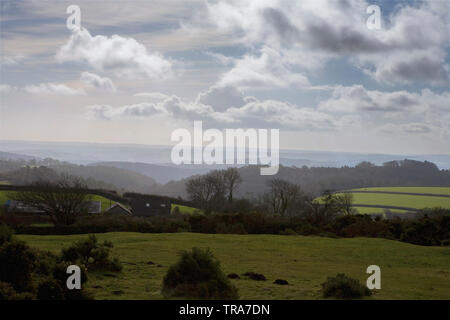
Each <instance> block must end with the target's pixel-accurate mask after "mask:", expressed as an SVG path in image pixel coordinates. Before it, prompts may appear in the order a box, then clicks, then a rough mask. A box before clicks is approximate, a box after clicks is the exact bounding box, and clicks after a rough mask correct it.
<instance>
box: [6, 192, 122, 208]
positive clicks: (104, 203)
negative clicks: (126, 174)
mask: <svg viewBox="0 0 450 320" xmlns="http://www.w3.org/2000/svg"><path fill="white" fill-rule="evenodd" d="M8 192H15V191H5V190H1V191H0V206H3V205H4V204H5V203H6V201H7V200H9V197H8V196H7V194H8ZM92 201H101V203H102V211H106V210H107V209H109V208H110V204H111V205H113V204H115V203H116V202H115V201H113V200H110V199H107V198H105V197H102V196H98V195H92Z"/></svg>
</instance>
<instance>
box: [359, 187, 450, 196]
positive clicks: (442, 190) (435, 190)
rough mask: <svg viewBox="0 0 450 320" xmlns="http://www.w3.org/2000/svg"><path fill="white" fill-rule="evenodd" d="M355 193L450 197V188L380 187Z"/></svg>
mask: <svg viewBox="0 0 450 320" xmlns="http://www.w3.org/2000/svg"><path fill="white" fill-rule="evenodd" d="M353 190H354V191H387V192H410V193H428V194H433V193H434V194H445V195H449V196H450V187H379V188H361V189H353Z"/></svg>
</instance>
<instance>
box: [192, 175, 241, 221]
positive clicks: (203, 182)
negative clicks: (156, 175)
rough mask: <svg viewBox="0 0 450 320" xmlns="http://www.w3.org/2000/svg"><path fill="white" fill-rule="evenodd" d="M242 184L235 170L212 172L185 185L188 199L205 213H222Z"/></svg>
mask: <svg viewBox="0 0 450 320" xmlns="http://www.w3.org/2000/svg"><path fill="white" fill-rule="evenodd" d="M241 182H242V178H241V176H240V175H239V172H238V171H237V169H236V168H229V169H227V170H214V171H211V172H210V173H208V174H206V175H202V176H198V177H195V178H192V179H190V180H189V181H188V182H187V184H186V191H187V193H188V195H189V198H190V199H191V200H192V201H193V202H194V203H196V204H197V205H198V206H199V207H200V208H201V209H203V210H204V211H205V212H206V213H210V212H212V211H222V209H223V208H224V207H225V205H226V204H232V203H233V194H234V192H235V190H236V189H237V188H238V187H239V184H240V183H241Z"/></svg>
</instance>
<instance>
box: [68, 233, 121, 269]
mask: <svg viewBox="0 0 450 320" xmlns="http://www.w3.org/2000/svg"><path fill="white" fill-rule="evenodd" d="M112 247H113V244H112V243H111V242H108V241H105V242H103V243H102V244H99V243H98V241H97V238H96V237H95V235H91V236H89V238H88V239H87V240H84V241H78V242H76V243H74V244H73V245H72V246H71V247H69V248H66V249H63V250H62V252H61V257H62V260H63V261H67V262H71V263H73V264H81V265H84V266H85V267H86V268H87V269H88V270H104V271H105V270H107V271H121V270H122V265H121V264H120V262H119V260H118V259H111V258H110V257H109V256H110V252H111V248H112Z"/></svg>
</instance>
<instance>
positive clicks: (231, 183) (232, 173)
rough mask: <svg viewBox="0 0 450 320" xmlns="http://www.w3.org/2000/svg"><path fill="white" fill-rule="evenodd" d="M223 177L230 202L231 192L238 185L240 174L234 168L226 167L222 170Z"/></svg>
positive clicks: (231, 198)
mask: <svg viewBox="0 0 450 320" xmlns="http://www.w3.org/2000/svg"><path fill="white" fill-rule="evenodd" d="M223 178H224V182H225V188H226V192H227V200H228V203H232V202H233V192H234V191H235V190H236V189H237V188H238V187H239V184H241V183H242V178H241V175H240V174H239V171H238V170H237V169H236V168H228V169H227V170H225V171H224V172H223Z"/></svg>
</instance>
